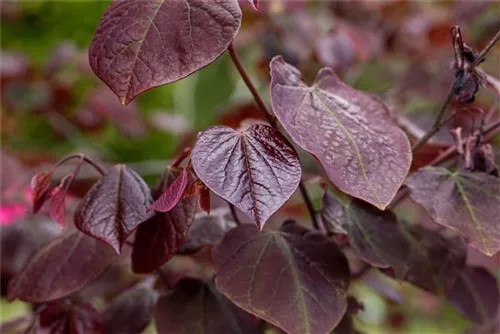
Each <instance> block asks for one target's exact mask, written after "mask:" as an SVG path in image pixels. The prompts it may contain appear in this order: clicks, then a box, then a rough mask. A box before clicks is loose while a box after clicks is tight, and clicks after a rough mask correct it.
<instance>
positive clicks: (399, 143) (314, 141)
mask: <svg viewBox="0 0 500 334" xmlns="http://www.w3.org/2000/svg"><path fill="white" fill-rule="evenodd" d="M270 66H271V76H272V80H271V98H272V105H273V110H274V113H275V114H276V117H277V118H278V119H279V121H280V123H281V124H282V125H283V127H284V128H285V130H286V131H287V132H288V134H290V136H291V137H292V139H293V140H294V141H295V142H296V143H297V144H298V145H299V146H300V147H302V148H303V149H304V150H306V151H308V152H310V153H312V154H313V155H315V156H316V158H317V159H318V160H319V161H320V162H321V165H322V166H323V168H324V169H325V171H326V174H327V175H328V177H329V178H330V180H331V181H332V182H333V183H334V184H335V185H336V186H337V187H338V188H339V189H341V190H342V191H344V192H346V193H348V194H349V195H352V196H354V197H357V198H360V199H362V200H365V201H367V202H369V203H371V204H373V205H375V206H376V207H378V208H379V209H381V210H383V209H385V207H386V206H387V205H388V204H389V203H390V202H391V200H392V199H393V197H394V196H395V195H396V192H397V190H398V189H399V187H400V186H401V184H402V183H403V181H404V179H405V177H406V175H407V174H408V171H409V169H410V164H411V150H410V142H409V141H408V138H407V137H406V135H405V133H404V132H403V131H402V130H401V129H400V128H399V127H398V126H397V125H396V124H395V123H394V122H393V120H392V117H391V115H390V113H389V111H388V109H387V107H386V106H385V105H384V104H383V103H382V102H381V101H380V100H379V99H378V98H377V97H375V96H374V95H371V94H368V93H364V92H361V91H357V90H355V89H353V88H351V87H349V86H347V85H346V84H344V83H343V82H341V81H340V79H339V78H338V77H337V76H336V75H335V74H334V73H333V71H332V70H330V69H328V68H324V69H322V70H321V71H320V72H319V73H318V75H317V77H316V81H315V82H314V84H313V85H312V86H310V87H309V86H307V85H305V84H304V83H303V82H302V80H301V74H300V72H299V70H297V69H296V68H295V67H293V66H291V65H289V64H287V63H285V62H284V61H283V59H282V58H281V57H275V58H274V59H273V60H272V61H271V65H270Z"/></svg>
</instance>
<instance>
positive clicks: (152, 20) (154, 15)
mask: <svg viewBox="0 0 500 334" xmlns="http://www.w3.org/2000/svg"><path fill="white" fill-rule="evenodd" d="M164 2H165V0H160V2H159V4H158V7H157V8H156V9H155V10H154V12H153V15H151V17H150V19H151V21H150V22H149V25H148V27H147V28H146V29H145V31H144V35H143V36H142V38H140V39H139V40H138V42H139V47H138V48H137V52H136V53H135V55H134V61H133V63H132V67H131V68H130V72H129V75H128V78H127V80H126V86H127V90H126V91H125V96H124V97H122V102H124V101H126V100H127V97H128V94H129V91H130V81H131V80H132V73H133V72H134V69H135V66H136V64H137V59H138V58H139V54H140V53H141V50H142V45H143V43H144V40H145V39H146V36H147V35H148V33H149V31H150V29H151V26H152V25H153V23H154V20H155V19H156V15H158V12H159V11H160V9H161V7H162V6H163V3H164ZM131 44H132V43H131Z"/></svg>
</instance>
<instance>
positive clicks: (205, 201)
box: [198, 185, 210, 215]
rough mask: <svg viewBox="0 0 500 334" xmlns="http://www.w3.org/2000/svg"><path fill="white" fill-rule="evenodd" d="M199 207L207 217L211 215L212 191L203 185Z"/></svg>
mask: <svg viewBox="0 0 500 334" xmlns="http://www.w3.org/2000/svg"><path fill="white" fill-rule="evenodd" d="M198 206H199V207H200V209H202V210H203V211H205V212H206V213H207V215H209V214H210V189H208V187H206V186H205V185H203V188H201V190H200V197H198Z"/></svg>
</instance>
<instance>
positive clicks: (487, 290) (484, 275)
mask: <svg viewBox="0 0 500 334" xmlns="http://www.w3.org/2000/svg"><path fill="white" fill-rule="evenodd" d="M447 298H448V300H449V301H450V302H451V303H452V304H453V305H454V306H455V307H456V308H457V309H458V310H459V311H460V312H462V314H463V315H465V316H466V317H467V318H469V319H470V320H472V321H473V322H475V323H477V324H481V325H482V327H485V328H487V327H488V326H491V325H492V324H493V323H494V321H495V318H497V315H498V308H499V306H500V287H499V286H498V282H497V279H496V278H495V276H493V275H491V274H490V273H489V272H488V271H487V270H486V269H483V268H479V267H469V268H466V270H465V271H464V272H463V273H462V275H461V276H460V277H459V278H458V280H457V281H456V283H455V284H454V285H453V288H452V290H451V291H450V292H449V293H448V294H447Z"/></svg>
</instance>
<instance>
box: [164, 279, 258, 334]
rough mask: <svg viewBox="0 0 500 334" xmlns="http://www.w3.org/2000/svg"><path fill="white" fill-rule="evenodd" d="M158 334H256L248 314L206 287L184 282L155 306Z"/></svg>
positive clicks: (203, 283)
mask: <svg viewBox="0 0 500 334" xmlns="http://www.w3.org/2000/svg"><path fill="white" fill-rule="evenodd" d="M154 317H155V324H156V330H157V331H158V333H179V334H210V333H211V334H219V333H259V330H258V328H257V324H256V323H255V322H254V321H253V319H252V318H251V317H250V315H249V314H247V313H245V312H243V311H242V310H241V309H239V308H237V307H236V306H234V305H233V304H232V303H231V302H230V301H229V300H227V298H226V297H224V296H223V295H221V294H220V293H219V292H218V291H217V290H216V289H215V287H214V286H213V285H212V284H210V283H205V282H202V281H199V280H195V279H190V278H186V279H183V280H181V281H180V282H179V283H178V284H177V285H176V286H175V288H174V290H173V292H171V293H170V294H168V295H166V296H163V297H161V298H160V299H159V300H158V303H157V305H156V309H155V313H154Z"/></svg>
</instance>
